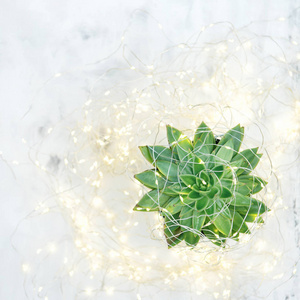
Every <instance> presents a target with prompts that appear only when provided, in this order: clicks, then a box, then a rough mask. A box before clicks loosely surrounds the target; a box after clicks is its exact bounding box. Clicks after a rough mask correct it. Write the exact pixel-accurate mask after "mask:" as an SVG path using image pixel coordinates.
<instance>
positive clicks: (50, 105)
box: [0, 0, 300, 300]
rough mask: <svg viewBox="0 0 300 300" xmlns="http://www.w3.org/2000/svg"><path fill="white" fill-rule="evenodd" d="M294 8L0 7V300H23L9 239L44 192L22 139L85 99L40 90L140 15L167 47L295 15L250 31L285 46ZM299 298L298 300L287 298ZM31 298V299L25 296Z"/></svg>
mask: <svg viewBox="0 0 300 300" xmlns="http://www.w3.org/2000/svg"><path fill="white" fill-rule="evenodd" d="M298 6H300V2H299V1H296V0H285V1H282V0H273V1H266V0H265V1H262V0H252V1H243V0H242V1H237V0H232V1H221V0H219V1H216V0H214V1H202V0H201V1H196V0H190V1H188V0H182V1H178V0H163V1H154V0H147V1H142V0H140V1H138V0H129V1H121V0H110V1H103V0H99V1H96V0H93V1H79V0H72V1H67V0H62V1H61V0H60V1H57V0H53V1H38V0H36V1H35V0H31V1H28V0H26V1H6V0H0V151H1V152H2V157H3V160H2V161H0V178H1V179H0V196H1V198H0V203H1V206H0V282H1V283H0V299H3V300H4V299H16V300H22V299H26V296H25V294H24V290H23V280H24V277H23V274H22V270H21V265H22V263H23V259H24V257H22V256H21V255H20V253H18V252H16V251H15V250H14V249H13V248H12V245H11V240H10V238H11V235H12V233H13V232H14V230H15V229H16V227H17V226H18V224H19V222H20V221H21V220H22V218H24V217H25V216H26V215H27V214H28V213H29V212H31V211H32V209H33V207H34V205H35V203H36V200H37V199H38V197H40V196H41V195H45V193H46V192H45V189H46V188H45V187H43V185H42V186H40V183H38V181H36V180H33V179H32V178H34V177H31V176H34V174H31V172H32V171H31V168H30V167H29V165H30V162H29V160H28V157H27V153H28V148H27V145H24V143H22V138H23V137H24V136H26V138H30V137H32V138H33V140H34V137H35V136H36V135H37V134H38V131H39V130H40V131H41V130H42V128H43V127H47V126H48V125H49V124H55V122H57V121H58V120H60V119H61V118H62V117H63V116H66V115H67V114H68V113H69V112H71V111H72V110H73V109H74V108H77V107H79V106H80V105H82V104H83V103H84V101H85V100H86V99H85V98H84V97H81V96H80V94H79V95H78V94H76V93H75V94H74V95H73V96H72V97H69V98H66V97H64V96H63V95H62V97H56V98H55V100H54V101H53V102H49V99H48V102H45V103H43V99H46V97H45V96H44V95H43V94H42V93H41V92H40V90H41V89H43V88H44V87H45V83H46V82H47V80H48V79H49V78H52V77H53V75H55V74H57V73H64V72H68V71H70V70H74V69H77V68H79V69H80V68H82V67H84V66H85V65H87V64H89V63H93V62H95V61H97V60H99V59H101V58H103V57H105V56H107V55H109V54H110V53H111V52H113V51H114V50H115V49H116V48H117V47H118V45H119V43H120V40H121V37H122V34H123V31H124V29H125V28H126V26H127V25H128V23H129V21H130V18H131V15H132V14H133V13H134V12H135V10H137V9H140V10H145V11H147V12H148V13H149V14H150V15H152V16H153V17H155V18H156V19H157V20H158V21H159V23H160V24H161V25H162V26H163V29H164V32H165V33H167V35H168V37H169V38H170V40H171V41H173V42H174V43H180V42H182V41H185V40H186V39H187V38H188V37H189V36H190V35H192V34H194V33H195V32H197V31H199V29H200V28H201V27H202V26H204V25H208V24H210V23H214V22H220V21H228V22H231V23H232V24H234V26H235V27H242V26H244V25H248V24H249V23H251V22H252V21H257V20H260V21H261V20H272V19H278V18H280V17H288V16H289V15H291V14H296V15H297V14H298V18H297V17H296V18H294V19H293V20H294V21H293V22H290V21H288V22H286V24H285V25H284V26H282V27H280V29H278V28H277V27H276V23H274V26H273V25H272V24H273V23H272V22H268V23H263V22H262V23H259V24H258V25H256V26H255V30H256V31H257V32H258V33H259V34H264V33H266V34H269V35H270V34H280V35H281V36H284V37H285V38H287V39H288V38H289V36H291V35H294V36H296V37H297V36H298V37H299V31H298V30H299V24H300V21H299V18H300V13H299V11H295V10H294V9H296V8H297V7H298ZM295 20H296V21H295ZM297 20H298V21H297ZM144 21H145V22H147V18H145V20H144ZM297 22H298V24H297ZM149 24H152V23H149ZM145 28H146V29H147V31H146V32H145V34H146V35H147V34H149V35H151V32H152V31H153V30H154V29H153V28H152V27H151V26H150V25H149V27H147V26H145ZM278 31H280V32H278ZM159 42H160V41H158V43H159ZM137 43H138V41H137ZM152 46H153V49H155V48H156V47H157V48H159V47H162V45H160V44H155V42H154V43H153V45H152ZM142 50H144V51H145V52H147V51H151V49H143V48H142ZM41 103H42V104H41ZM35 107H38V108H39V109H40V108H41V107H44V109H43V110H39V109H35ZM26 113H28V114H27V115H26ZM5 161H7V163H6V162H5ZM14 161H18V162H20V165H16V164H15V163H14ZM37 183H38V184H39V186H36V184H37ZM45 186H46V184H45ZM22 230H24V240H20V241H19V242H20V243H23V247H24V248H26V246H27V244H26V237H27V236H31V235H32V234H33V233H32V232H30V229H28V228H27V229H26V228H24V229H21V232H22ZM31 230H32V229H31ZM291 288H292V287H291V286H287V287H286V289H287V291H286V292H287V294H289V295H292V291H291V290H290V289H291ZM282 289H285V287H283V288H282ZM298 292H299V290H298ZM297 297H300V295H299V294H298V296H297V295H295V296H294V298H292V299H299V298H297ZM28 299H33V296H32V295H28ZM57 299H59V298H57ZM195 299H197V298H195ZM281 299H283V298H281ZM286 299H291V298H286ZM278 300H280V299H278Z"/></svg>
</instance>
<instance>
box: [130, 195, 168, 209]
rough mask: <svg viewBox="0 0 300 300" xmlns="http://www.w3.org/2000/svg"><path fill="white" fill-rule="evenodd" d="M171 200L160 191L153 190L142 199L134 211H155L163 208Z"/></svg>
mask: <svg viewBox="0 0 300 300" xmlns="http://www.w3.org/2000/svg"><path fill="white" fill-rule="evenodd" d="M169 198H170V197H169V196H167V195H164V194H161V193H160V192H159V191H158V190H152V191H150V192H148V193H146V194H145V195H144V196H143V197H142V199H141V200H140V201H139V202H138V203H137V204H136V206H135V207H134V209H133V210H137V211H145V210H146V211H155V210H158V209H159V208H160V207H162V206H163V205H164V204H165V203H166V202H167V201H168V199H169Z"/></svg>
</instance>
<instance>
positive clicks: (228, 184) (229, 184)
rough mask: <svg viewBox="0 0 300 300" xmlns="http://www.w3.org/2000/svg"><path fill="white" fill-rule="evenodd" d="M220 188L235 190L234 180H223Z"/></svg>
mask: <svg viewBox="0 0 300 300" xmlns="http://www.w3.org/2000/svg"><path fill="white" fill-rule="evenodd" d="M220 186H221V187H226V188H227V189H229V190H232V189H234V183H233V180H231V179H225V178H222V179H221V180H220Z"/></svg>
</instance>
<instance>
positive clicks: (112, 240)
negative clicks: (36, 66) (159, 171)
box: [11, 18, 300, 300]
mask: <svg viewBox="0 0 300 300" xmlns="http://www.w3.org/2000/svg"><path fill="white" fill-rule="evenodd" d="M285 21H286V19H284V18H280V19H278V20H276V22H279V23H280V22H285ZM153 22H154V24H156V26H159V29H160V30H161V32H162V34H163V27H162V26H161V25H160V24H159V23H158V22H156V21H155V20H154V21H153ZM220 27H222V28H223V29H224V28H226V34H223V35H222V36H220V35H219V34H218V30H219V29H220ZM128 30H132V29H126V31H125V33H126V32H127V31H128ZM210 35H211V36H214V37H215V38H214V39H213V40H209V39H208V36H210ZM262 42H263V43H265V44H267V45H268V46H269V47H272V54H269V55H266V53H265V52H264V51H263V49H262V48H261V46H260V45H261V44H262ZM284 46H285V47H286V48H287V46H288V49H292V50H289V51H292V53H293V54H295V55H294V56H291V57H296V58H297V61H292V60H288V56H287V55H286V56H285V55H284V51H283V50H282V47H283V46H282V47H281V46H279V43H278V42H277V41H275V40H274V38H271V37H262V36H257V35H255V34H253V33H251V32H249V30H246V29H245V28H244V29H242V30H238V29H235V28H234V27H233V26H232V25H230V24H227V23H221V24H211V25H209V26H206V27H203V28H202V29H201V30H200V32H199V35H197V36H196V37H194V38H193V39H191V40H189V42H187V43H182V44H179V45H174V46H173V47H170V48H169V49H167V50H166V51H164V52H163V53H161V54H160V55H159V56H157V58H156V59H155V60H154V61H153V63H152V64H151V65H147V64H145V63H144V62H143V61H142V59H141V58H137V57H135V56H134V49H130V43H129V41H127V40H126V34H125V35H124V37H122V42H121V48H120V49H123V59H124V61H125V62H126V63H127V64H128V67H127V68H123V69H119V70H118V71H117V73H115V69H113V70H114V72H112V73H113V74H115V75H114V76H115V77H116V78H115V79H116V80H111V76H112V75H111V73H110V71H111V70H107V72H105V76H101V80H102V81H101V85H100V84H99V80H98V79H97V80H96V81H95V85H94V87H93V88H92V89H91V90H90V93H89V97H88V99H87V100H86V102H85V103H84V105H83V108H82V115H81V117H80V119H79V120H78V119H77V120H76V125H73V127H72V128H71V129H70V127H68V128H66V126H65V124H60V125H59V126H56V127H50V128H48V131H47V137H46V138H45V139H43V140H42V141H41V142H40V144H39V145H38V147H36V148H35V149H31V151H30V159H31V160H32V161H33V162H34V164H35V166H36V167H37V168H39V170H40V171H41V172H42V173H43V174H45V175H46V178H47V180H48V182H49V185H51V189H52V190H53V196H51V197H49V198H47V199H46V200H42V201H39V203H38V204H37V206H36V208H35V210H34V211H33V212H32V213H31V214H30V215H29V216H28V217H26V218H25V219H24V220H23V221H22V222H31V221H32V219H35V220H38V222H40V224H43V222H44V218H45V220H46V221H47V222H56V221H55V220H56V219H55V218H56V217H57V215H59V216H60V217H62V219H63V221H62V222H60V223H62V224H64V225H63V228H64V230H65V232H68V233H65V234H63V233H61V234H59V233H56V235H54V237H56V239H55V238H54V240H50V239H48V237H44V238H43V239H42V240H41V241H40V242H39V241H35V242H34V243H33V245H35V246H36V248H35V249H33V248H31V249H30V251H31V252H30V253H32V254H31V255H30V254H27V257H29V258H30V257H31V259H29V258H25V259H24V263H23V265H22V270H23V272H24V276H25V277H24V278H25V281H24V288H25V290H26V293H27V294H30V293H35V294H36V295H38V297H39V299H45V300H52V299H55V297H54V296H52V293H53V291H56V292H57V291H58V290H60V292H61V294H62V295H64V296H66V297H71V298H72V297H73V298H74V299H93V298H95V299H99V298H97V297H100V296H101V299H106V298H105V297H107V298H113V299H117V298H118V296H120V295H124V294H125V293H127V294H130V295H135V297H136V299H151V297H153V298H155V295H157V294H158V293H161V294H160V295H164V293H172V292H173V293H174V295H176V294H175V293H178V292H187V293H191V294H196V295H203V296H205V297H206V298H205V299H209V297H211V298H212V299H231V297H235V299H241V297H242V296H243V295H245V294H248V293H252V294H253V293H257V294H258V295H259V296H262V295H263V291H260V290H259V288H260V286H261V285H263V283H264V282H268V285H269V286H270V288H269V289H268V292H269V293H270V292H271V291H272V290H273V289H274V288H275V287H276V286H277V285H278V283H279V282H284V281H287V280H288V279H289V278H290V277H292V276H293V275H294V274H295V273H296V271H297V262H298V259H299V253H293V255H292V257H294V258H295V259H294V260H291V259H290V258H288V257H287V256H288V255H286V252H285V251H286V249H285V248H284V242H283V241H284V237H282V233H281V232H280V231H278V234H277V235H276V234H275V233H274V232H272V228H279V225H278V221H277V218H279V217H280V216H284V215H285V213H286V212H288V211H289V210H291V206H290V203H288V202H286V199H285V196H284V194H283V193H282V189H281V186H282V182H283V181H284V179H285V178H284V175H285V174H286V172H287V171H286V170H285V169H283V171H281V166H282V165H283V164H282V163H281V161H282V159H283V158H285V157H286V155H288V154H291V153H294V152H295V149H296V147H297V143H298V141H299V113H300V101H299V97H298V96H299V95H298V94H296V93H297V91H295V90H293V89H291V84H292V82H293V80H294V78H295V77H297V76H299V71H298V70H297V67H296V64H299V61H300V57H299V53H300V50H299V47H298V44H297V42H296V41H294V40H291V41H284ZM267 48H268V47H267ZM286 48H285V49H286ZM297 51H299V52H298V54H297ZM274 74H276V75H274ZM61 76H63V75H61V74H59V76H55V78H56V79H55V80H58V79H59V78H60V77H61ZM123 78H128V80H127V81H124V79H123ZM112 82H114V83H112ZM116 82H117V83H116ZM103 86H105V89H103ZM107 87H109V88H107ZM278 111H280V112H281V114H282V116H279V115H278ZM201 121H205V122H207V123H208V124H209V125H211V127H212V130H213V131H214V132H215V133H217V134H219V135H221V134H223V133H224V132H225V131H226V130H227V129H228V128H229V127H230V126H231V125H233V124H235V123H236V124H237V123H241V124H243V125H244V126H245V127H246V129H247V131H246V135H245V139H244V145H245V147H247V148H249V147H252V146H253V147H255V146H260V149H261V151H263V153H264V155H263V158H262V159H261V162H260V166H259V170H258V173H259V174H260V176H262V177H263V178H265V179H267V180H268V181H269V184H268V187H267V189H266V190H265V192H263V193H261V194H260V197H261V199H263V200H264V202H266V203H267V204H268V206H270V207H271V209H272V210H271V211H270V212H269V213H268V215H267V218H266V224H265V225H263V226H262V228H260V230H255V228H253V229H254V230H252V231H254V232H253V233H252V234H251V235H244V236H242V237H241V241H240V243H239V244H236V245H234V246H232V247H229V248H228V249H226V251H224V249H219V248H218V247H214V246H213V245H212V244H210V243H207V242H206V243H200V244H199V246H197V247H196V248H195V249H193V250H190V249H189V248H187V247H185V246H184V245H183V244H182V245H178V246H177V247H175V248H174V249H172V250H168V249H167V247H166V242H165V239H164V236H163V229H162V226H163V222H162V219H161V217H160V216H159V215H158V214H156V213H144V214H143V213H136V212H133V210H132V208H133V207H134V205H135V203H136V202H137V201H138V200H139V199H140V198H141V196H142V195H143V194H144V193H145V192H146V190H147V189H145V188H143V187H142V186H141V185H140V184H138V183H137V182H136V181H135V180H134V179H133V175H134V174H135V173H138V172H141V171H142V170H145V169H146V168H147V167H148V166H147V165H146V163H145V162H144V159H143V157H142V156H141V155H140V153H139V149H138V146H140V145H149V144H165V145H166V144H167V142H166V139H165V125H166V124H171V125H174V126H175V127H178V128H185V133H186V134H187V135H192V134H193V130H195V129H196V126H197V125H198V123H200V122H201ZM271 129H274V131H276V132H273V131H272V130H271ZM62 132H67V133H62ZM247 132H248V133H247ZM286 132H289V134H286ZM62 134H65V136H66V137H67V139H66V141H65V143H66V144H67V146H68V147H67V149H68V150H67V151H66V152H65V153H64V156H63V158H61V163H60V169H59V171H56V172H53V171H52V170H51V167H49V166H47V162H48V157H45V155H44V153H46V152H47V147H49V145H51V143H53V142H55V141H56V139H57V137H58V136H60V135H62ZM278 138H279V139H278ZM23 142H24V143H25V144H27V143H29V142H27V141H26V139H25V138H23ZM285 159H286V158H285ZM11 163H12V164H13V165H18V164H19V162H18V161H13V162H11ZM289 167H290V168H292V167H293V164H292V163H291V164H290V165H289ZM46 216H48V217H46ZM51 219H52V221H51ZM46 221H45V222H46ZM268 224H270V225H268ZM41 226H42V225H41ZM254 227H259V226H258V224H254ZM269 233H270V234H269ZM16 234H17V233H16ZM16 234H15V235H16ZM274 234H275V236H276V238H275V239H274ZM57 237H59V238H57ZM13 241H14V237H13V238H12V242H13ZM13 243H14V242H13ZM16 249H17V247H16ZM17 251H19V252H22V251H21V250H20V249H17ZM289 257H291V256H289ZM245 276H247V277H245ZM239 278H246V282H242V284H241V282H240V281H239ZM249 278H250V279H249ZM54 283H55V284H54ZM239 284H240V285H239ZM253 286H254V291H253ZM70 287H72V288H70ZM149 295H150V296H149ZM168 295H169V294H168ZM161 297H163V296H161ZM71 298H70V299H71ZM73 298H72V299H73ZM120 299H122V298H120Z"/></svg>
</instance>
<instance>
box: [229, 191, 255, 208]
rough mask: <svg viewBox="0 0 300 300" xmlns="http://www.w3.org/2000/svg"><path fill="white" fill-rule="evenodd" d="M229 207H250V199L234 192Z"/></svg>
mask: <svg viewBox="0 0 300 300" xmlns="http://www.w3.org/2000/svg"><path fill="white" fill-rule="evenodd" d="M230 205H234V206H250V205H251V198H250V197H247V196H244V195H242V194H240V193H237V192H236V193H235V197H234V198H233V199H232V201H231V202H230Z"/></svg>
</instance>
